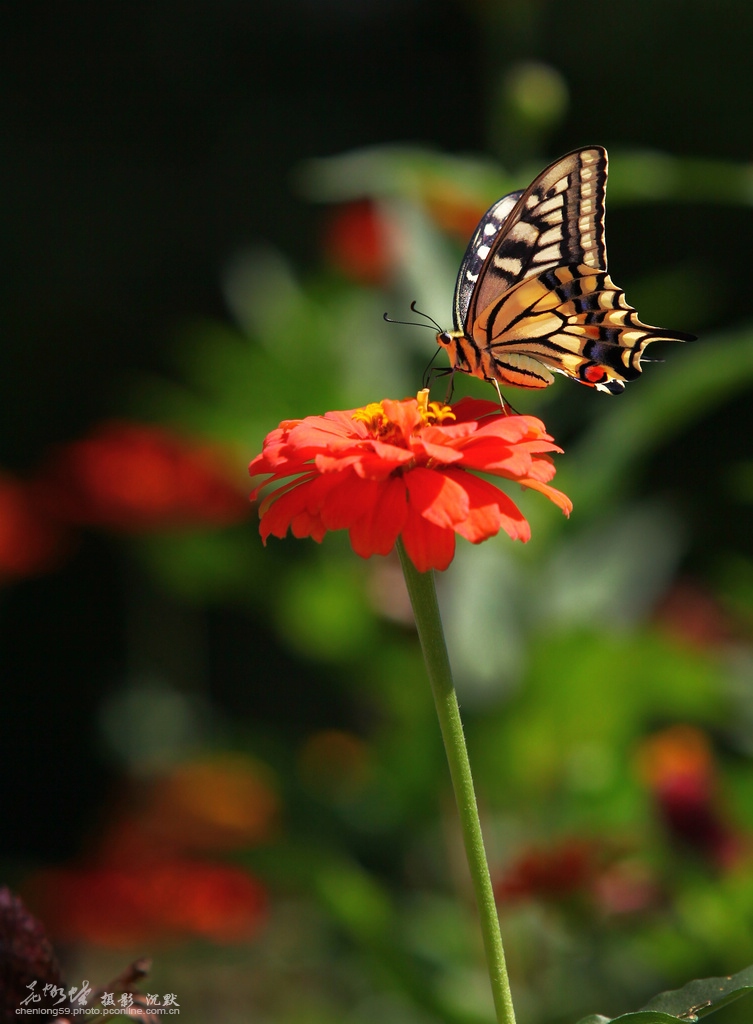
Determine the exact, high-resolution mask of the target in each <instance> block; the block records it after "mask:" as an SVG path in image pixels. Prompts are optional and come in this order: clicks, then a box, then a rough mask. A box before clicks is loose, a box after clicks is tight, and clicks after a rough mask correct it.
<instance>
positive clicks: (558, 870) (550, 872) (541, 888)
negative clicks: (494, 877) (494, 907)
mask: <svg viewBox="0 0 753 1024" xmlns="http://www.w3.org/2000/svg"><path fill="white" fill-rule="evenodd" d="M597 867H598V860H597V857H596V850H595V849H594V847H593V845H592V844H591V843H587V842H585V841H583V840H580V839H567V840H564V841H563V842H561V843H559V844H558V845H557V846H554V847H553V848H552V849H536V848H530V849H528V850H525V851H524V852H523V853H522V854H521V855H520V857H518V859H517V860H515V861H514V862H513V863H512V864H511V865H510V866H509V867H508V869H507V871H506V872H505V873H504V875H503V876H502V877H501V878H500V879H499V880H498V881H497V882H495V885H494V895H495V897H496V899H497V900H498V901H499V902H500V903H507V902H514V901H516V900H521V899H532V898H538V899H544V900H561V899H565V898H566V897H568V896H572V895H573V894H575V893H579V892H580V893H582V892H585V891H586V889H587V888H588V886H589V885H590V883H591V882H592V880H593V879H594V877H595V875H596V871H597Z"/></svg>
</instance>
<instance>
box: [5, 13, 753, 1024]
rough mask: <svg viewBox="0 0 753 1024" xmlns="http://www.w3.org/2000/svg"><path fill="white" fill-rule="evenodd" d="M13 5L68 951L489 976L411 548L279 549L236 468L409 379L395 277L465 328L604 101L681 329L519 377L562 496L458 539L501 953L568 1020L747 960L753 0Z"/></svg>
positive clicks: (188, 987) (394, 991)
mask: <svg viewBox="0 0 753 1024" xmlns="http://www.w3.org/2000/svg"><path fill="white" fill-rule="evenodd" d="M1 17H2V32H0V40H1V42H0V46H1V47H2V51H3V54H2V60H1V61H0V82H1V83H2V85H1V87H0V106H1V107H2V124H3V126H4V131H3V134H4V146H3V153H2V157H1V158H0V166H1V168H2V182H3V188H2V199H0V228H1V230H0V236H1V237H2V239H3V244H2V246H1V247H0V253H1V255H0V259H2V276H1V277H0V281H1V282H2V285H1V292H2V304H1V305H0V309H1V310H2V312H1V313H0V330H1V332H2V353H3V356H2V373H0V421H1V422H2V429H1V430H0V581H1V582H2V591H0V632H1V640H0V666H1V667H0V678H1V679H2V684H1V685H2V691H1V692H2V714H0V772H1V773H2V775H1V778H2V782H1V783H0V820H2V823H3V828H2V835H1V836H0V868H1V869H2V872H1V875H0V882H4V883H5V884H7V885H9V886H10V887H11V888H12V889H13V891H15V892H17V893H19V894H20V895H21V896H22V897H23V899H24V900H25V902H26V904H27V905H28V906H29V907H30V908H31V910H32V911H33V912H34V913H35V915H36V916H37V917H38V918H39V919H40V920H41V921H42V922H43V924H44V927H45V928H46V930H47V933H48V934H49V936H50V938H51V940H52V941H53V943H54V945H55V949H56V951H57V955H58V957H59V959H60V961H61V963H62V967H61V971H62V974H61V975H60V976H61V977H62V978H63V979H65V981H66V983H67V984H68V985H69V986H70V985H80V984H81V982H82V980H83V979H88V980H89V982H90V984H92V985H95V984H105V983H106V982H107V981H108V979H110V978H112V977H114V976H115V975H117V974H118V973H119V972H120V971H121V970H122V969H123V968H124V967H125V966H126V965H127V963H128V962H129V961H130V960H132V959H134V958H135V957H137V956H141V955H144V954H151V955H152V956H153V957H154V967H153V970H152V973H151V975H150V978H149V980H148V983H146V984H145V986H144V991H147V990H148V991H150V992H158V993H161V994H163V995H164V994H165V993H173V994H175V995H176V996H177V1000H178V1002H179V1004H180V1007H181V1015H182V1019H183V1020H184V1021H185V1022H186V1024H192V1022H201V1021H207V1020H210V1019H211V1020H212V1021H213V1022H216V1024H231V1022H236V1021H237V1022H240V1021H247V1020H249V1019H253V1020H255V1021H258V1022H263V1024H325V1022H326V1024H331V1022H334V1021H337V1022H343V1024H372V1022H374V1024H376V1022H380V1024H381V1022H383V1021H385V1020H389V1021H390V1022H391V1024H435V1022H440V1021H441V1022H449V1024H484V1022H487V1021H490V1020H491V1019H492V1011H491V1004H490V998H489V994H488V987H487V981H486V978H485V974H484V968H483V960H482V955H481V950H480V944H479V938H478V935H477V928H476V925H475V921H474V916H473V909H472V901H471V897H470V893H469V884H468V880H467V877H466V873H465V868H464V865H463V860H462V855H461V849H460V840H459V837H458V834H457V829H456V824H455V816H454V810H453V807H452V802H451V797H450V793H449V788H448V785H449V784H448V777H447V772H446V767H445V763H444V754H443V751H442V749H441V745H440V739H439V733H438V728H437V725H436V721H435V717H434V711H433V707H432V703H431V697H430V693H429V689H428V685H427V683H426V680H425V676H424V672H423V667H422V661H421V657H420V652H419V650H418V648H417V641H416V637H415V634H414V631H413V629H412V625H411V616H410V612H409V608H408V606H407V598H406V596H405V593H404V589H403V584H402V578H401V574H400V570H399V566H398V563H397V561H396V560H395V559H394V558H386V559H384V558H374V559H372V560H369V561H362V560H360V559H359V558H357V557H356V556H355V555H354V554H353V553H352V551H351V550H350V549H349V547H348V544H347V540H346V538H344V537H342V536H340V535H339V534H335V535H330V536H328V537H327V538H326V539H325V541H324V543H323V544H322V545H321V546H319V545H316V544H314V543H313V542H311V541H302V542H294V541H292V540H288V541H286V542H276V541H271V542H270V544H269V546H268V547H267V548H266V549H265V548H263V547H262V545H261V543H260V540H259V537H258V518H257V515H256V510H255V509H253V508H251V507H250V506H249V503H248V500H247V494H248V490H249V482H248V478H247V472H246V466H247V464H248V462H249V460H250V459H251V458H252V457H253V456H254V455H255V454H256V453H257V452H258V451H259V450H260V446H261V443H262V440H263V438H264V436H265V434H266V433H267V432H268V431H269V430H271V429H272V428H274V427H275V426H276V425H277V424H278V422H279V421H280V420H281V419H284V418H286V417H299V416H304V415H308V414H312V413H321V412H324V411H326V410H327V409H343V408H350V407H353V406H357V405H363V404H366V403H368V402H370V401H376V400H379V399H380V398H383V397H393V398H401V397H405V396H407V395H411V394H415V392H416V390H417V387H418V386H420V381H421V375H422V372H423V370H424V369H425V367H426V364H427V363H428V361H429V359H430V358H431V356H432V355H433V354H434V350H435V343H434V339H433V338H432V336H431V334H430V333H429V332H427V331H417V330H415V329H411V328H408V327H399V326H392V325H388V324H385V323H384V321H383V320H382V314H383V312H384V311H385V310H388V311H389V312H390V313H391V314H392V315H393V316H395V317H397V318H399V319H406V318H410V316H408V317H406V314H407V313H408V306H409V303H410V301H411V300H413V299H415V300H417V301H418V305H419V308H421V309H423V310H425V311H426V312H427V313H429V314H431V315H432V316H434V317H435V318H436V319H437V320H438V321H439V322H440V323H441V324H442V325H443V326H448V327H449V326H451V324H450V319H451V301H452V290H453V285H454V280H455V275H456V273H457V267H458V264H459V261H460V258H461V256H462V253H463V251H464V248H465V245H466V243H467V240H468V238H469V237H470V235H471V233H472V231H473V229H474V227H475V225H476V222H477V220H478V218H479V217H480V215H481V214H482V213H483V211H484V210H485V209H486V208H487V207H488V206H489V205H490V204H491V203H492V202H493V201H494V200H496V199H497V198H498V197H499V196H501V195H503V194H505V193H506V192H509V191H512V190H513V189H517V188H523V187H525V186H526V185H527V184H528V183H529V182H530V181H531V179H532V178H533V176H534V175H535V174H536V173H538V171H540V170H541V169H543V167H544V166H545V165H546V164H547V163H548V162H549V161H550V160H552V159H554V158H556V157H557V156H560V155H562V154H563V153H565V152H567V151H569V150H571V149H573V148H575V147H577V146H582V145H588V144H600V145H604V146H606V147H607V148H608V149H609V153H610V178H609V189H608V203H607V209H608V216H607V223H608V245H609V254H610V270H611V272H612V275H613V277H614V278H615V280H616V281H617V283H618V284H619V285H620V286H621V287H623V288H625V290H626V292H627V295H628V299H629V301H630V302H631V303H632V304H633V305H635V306H636V307H637V309H638V311H639V314H640V316H641V318H642V319H643V320H644V321H645V322H647V323H651V324H658V325H660V326H663V327H672V328H677V329H680V330H685V331H692V332H693V333H696V334H698V335H699V340H698V341H697V342H696V343H694V344H693V345H688V346H679V345H673V346H670V345H666V346H664V350H660V346H659V345H655V346H653V347H652V349H651V353H650V354H651V355H652V356H658V357H660V358H661V359H663V360H665V362H664V363H663V365H651V366H648V367H647V368H646V371H645V373H644V375H643V377H642V378H641V379H640V380H638V381H637V382H635V383H633V384H631V385H629V386H628V388H627V390H626V392H625V394H624V395H623V396H622V397H619V398H612V397H610V396H607V395H602V394H599V393H596V392H594V391H592V390H590V389H589V390H587V389H585V388H582V387H578V386H577V385H576V384H573V383H572V382H570V381H567V380H565V379H558V380H557V382H556V384H555V385H554V386H553V387H552V388H550V389H548V390H546V391H545V392H543V393H541V394H538V395H526V394H522V395H518V394H515V395H512V396H511V398H512V400H513V402H514V404H515V405H516V407H517V408H518V409H519V410H520V411H524V412H532V413H534V414H536V415H538V416H540V417H542V418H543V419H544V421H545V422H546V424H547V427H548V429H549V430H550V431H551V432H552V433H553V434H554V436H555V438H556V439H557V440H558V442H559V443H560V444H561V445H562V446H563V447H564V449H565V454H564V455H562V456H559V457H558V459H557V465H558V475H557V479H556V481H555V482H556V483H557V486H559V487H560V488H562V489H563V490H565V491H566V492H567V493H568V494H569V495H570V496H571V498H572V499H573V501H574V504H575V511H574V513H573V516H572V518H571V519H570V521H569V522H567V521H565V520H564V519H563V518H562V517H560V516H559V514H558V513H557V512H556V511H555V510H554V509H552V508H551V506H549V505H548V503H546V502H544V501H543V499H542V498H541V497H540V496H538V495H536V494H533V493H530V494H523V495H518V494H514V495H513V497H514V498H515V500H516V501H519V502H520V505H521V507H522V508H523V510H524V512H525V514H526V515H527V516H528V517H529V519H530V521H531V523H532V529H533V539H532V540H531V542H530V543H529V544H528V545H527V546H526V547H523V546H514V545H513V544H512V542H510V541H509V540H508V539H507V538H506V537H501V538H498V539H496V540H492V541H490V542H488V543H486V544H484V545H482V546H480V547H478V548H476V547H472V546H470V545H468V544H465V543H464V542H462V541H461V542H460V544H459V548H458V553H457V556H456V559H455V561H454V562H453V564H452V566H451V567H450V569H449V570H448V571H447V572H446V573H444V574H441V576H440V578H439V580H438V585H439V588H440V600H441V603H442V609H443V616H444V619H445V625H446V630H447V636H448V641H449V644H450V652H451V657H452V660H453V664H454V667H455V670H456V675H457V682H458V687H459V690H460V697H461V704H462V709H463V714H464V718H465V722H466V730H467V735H468V741H469V746H470V753H471V759H472V762H473V764H474V768H475V775H476V780H477V786H478V790H479V797H480V802H481V805H482V814H483V819H484V828H485V832H486V835H487V841H488V848H489V855H490V859H491V865H492V872H493V876H494V882H495V888H496V893H497V896H498V901H499V909H500V916H501V920H502V927H503V932H504V934H505V937H506V941H507V953H508V958H509V963H510V969H511V974H512V984H513V992H514V995H515V998H516V1005H517V1008H518V1013H519V1018H520V1020H521V1021H522V1022H526V1024H566V1022H574V1021H576V1020H577V1019H578V1018H579V1017H580V1016H583V1015H585V1014H587V1013H594V1012H600V1013H604V1014H608V1015H616V1014H617V1013H620V1012H626V1011H628V1010H631V1009H637V1008H638V1007H640V1006H641V1005H642V1003H643V1002H645V1001H646V1000H647V999H648V998H649V997H650V996H651V995H653V994H654V993H655V992H656V991H658V990H660V989H664V988H671V987H678V986H680V985H682V984H684V983H685V982H686V981H687V980H689V979H690V978H691V977H697V976H702V975H711V974H728V973H731V972H733V971H737V970H739V969H741V968H742V967H744V966H745V965H747V964H748V963H750V962H752V961H753V843H752V842H751V839H752V837H753V762H752V758H753V538H752V537H751V530H750V512H751V502H753V454H752V453H751V444H750V432H751V413H750V406H751V388H752V387H753V322H752V321H751V314H750V311H749V309H748V300H749V295H750V285H749V280H748V278H749V260H750V256H749V249H750V244H749V238H750V235H751V231H752V229H753V167H752V165H751V159H753V135H752V133H751V128H750V110H751V107H752V105H753V78H752V77H751V74H750V70H749V69H750V56H749V51H750V45H751V41H752V40H753V9H751V7H750V5H748V4H744V3H742V2H740V0H730V2H728V3H726V4H723V5H722V6H721V7H719V6H718V5H717V6H716V7H715V8H714V9H712V8H711V7H710V6H709V5H708V4H706V3H704V2H702V0H686V2H685V3H684V4H682V5H678V4H671V3H667V4H656V3H654V2H652V0H630V2H627V0H617V2H613V3H610V4H603V3H597V2H595V0H572V2H570V3H567V4H562V3H556V2H552V0H485V2H481V0H477V2H475V3H474V2H468V3H463V2H460V0H440V2H434V3H428V2H426V0H408V2H402V3H394V2H393V3H385V2H376V0H358V2H356V0H351V2H347V0H318V2H313V0H279V2H277V3H275V4H270V5H257V4H253V3H249V2H241V0H212V2H211V3H209V2H207V0H203V2H202V0H183V2H180V3H179V2H176V0H161V2H159V3H147V2H144V0H132V2H131V3H129V4H115V3H109V4H107V3H104V4H103V3H99V4H94V3H91V2H89V3H87V2H85V3H79V4H54V5H50V4H46V3H43V2H40V0H27V2H26V3H25V4H23V5H20V4H16V5H13V7H12V9H6V10H5V11H4V12H3V13H2V16H1ZM439 392H441V394H440V393H439ZM443 393H444V385H440V387H439V391H438V394H437V397H442V395H443ZM462 394H473V395H478V396H482V397H491V396H490V394H489V390H488V388H487V387H486V386H485V385H483V383H482V382H480V381H458V382H457V387H456V396H458V397H459V396H460V395H462ZM50 970H52V968H50ZM40 971H41V968H40ZM36 976H41V975H40V973H39V971H38V972H37V975H36ZM52 976H53V975H50V977H52ZM55 977H57V975H55ZM746 1014H747V1016H746ZM8 1019H11V1018H10V1017H9V1018H8ZM12 1019H16V1018H15V1016H14V1017H13V1018H12ZM716 1019H718V1020H719V1022H720V1024H727V1022H729V1024H732V1022H741V1021H744V1020H749V1019H750V1008H749V1007H746V1006H745V1002H744V1001H743V1003H740V1004H737V1005H736V1006H733V1007H730V1008H729V1009H726V1010H724V1011H722V1012H721V1013H720V1014H719V1016H718V1018H716Z"/></svg>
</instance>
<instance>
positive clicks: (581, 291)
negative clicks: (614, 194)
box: [437, 146, 695, 405]
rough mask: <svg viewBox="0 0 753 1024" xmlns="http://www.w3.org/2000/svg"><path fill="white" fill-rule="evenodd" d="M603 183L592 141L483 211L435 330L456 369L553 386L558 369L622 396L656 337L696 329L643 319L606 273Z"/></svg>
mask: <svg viewBox="0 0 753 1024" xmlns="http://www.w3.org/2000/svg"><path fill="white" fill-rule="evenodd" d="M606 185H607V152H606V150H605V149H602V148H601V147H600V146H590V147H588V148H586V149H576V150H574V151H573V152H572V153H568V154H567V155H566V156H563V157H562V158H561V159H559V160H556V161H555V162H554V163H553V164H551V165H550V166H549V167H547V168H546V170H545V171H542V173H541V174H540V175H539V176H538V177H537V178H536V179H535V180H534V181H533V182H532V184H530V185H529V186H528V188H527V189H525V190H524V191H520V192H512V193H510V195H507V196H504V197H503V198H502V199H500V200H498V201H497V202H496V203H494V205H493V206H492V207H490V209H489V210H487V212H486V213H485V214H484V216H483V217H482V218H481V221H480V223H479V225H478V227H477V228H476V231H475V233H474V235H473V237H472V238H471V241H470V243H469V245H468V248H467V250H466V253H465V256H464V257H463V262H462V263H461V265H460V272H459V273H458V279H457V283H456V285H455V297H454V301H453V319H454V324H455V329H454V330H452V331H440V333H439V334H437V343H438V344H439V345H440V346H441V347H442V348H444V349H446V351H447V354H448V356H449V360H450V372H452V371H455V370H459V371H461V372H463V373H470V374H473V375H474V376H476V377H481V378H482V379H484V380H488V381H491V382H492V383H493V384H495V386H496V387H497V390H498V391H499V385H500V384H503V385H513V386H514V387H518V388H545V387H548V386H549V385H550V384H552V383H553V382H554V377H553V376H552V371H555V372H556V373H563V374H564V375H565V376H566V377H571V378H572V379H573V380H577V381H579V382H580V383H581V384H586V385H587V386H588V387H593V388H598V389H599V390H600V391H606V392H608V393H610V394H613V395H617V394H620V392H622V391H623V390H624V388H625V382H626V381H629V380H635V378H636V377H638V375H639V374H640V372H641V356H642V355H643V352H644V350H645V348H646V346H647V345H649V344H650V343H651V342H652V341H693V340H694V339H695V336H694V335H692V334H686V333H684V332H682V331H667V330H662V329H661V328H659V327H649V326H648V325H647V324H644V323H641V321H640V320H639V319H638V316H637V313H636V311H635V309H633V307H632V306H630V305H629V304H628V303H627V301H626V300H625V293H624V292H623V291H622V290H621V289H620V288H618V287H617V285H615V284H614V282H613V281H612V279H611V278H610V276H609V274H608V273H607V250H606V244H605V240H604V199H605V194H606ZM500 398H501V395H500ZM503 405H504V402H503Z"/></svg>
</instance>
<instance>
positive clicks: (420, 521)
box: [402, 506, 455, 572]
mask: <svg viewBox="0 0 753 1024" xmlns="http://www.w3.org/2000/svg"><path fill="white" fill-rule="evenodd" d="M402 538H403V544H404V545H405V551H406V553H407V555H408V558H410V560H411V562H413V564H414V565H415V567H416V568H417V569H418V571H419V572H428V571H429V569H439V570H440V571H442V570H443V569H446V568H447V566H448V565H449V564H450V562H451V561H452V558H453V555H454V554H455V531H454V530H449V529H445V528H443V527H441V526H435V525H434V523H430V522H429V520H428V519H426V518H425V517H424V516H422V515H420V514H419V513H417V512H416V511H415V510H414V509H413V508H412V507H410V506H409V508H408V515H407V518H406V521H405V526H404V527H403V531H402Z"/></svg>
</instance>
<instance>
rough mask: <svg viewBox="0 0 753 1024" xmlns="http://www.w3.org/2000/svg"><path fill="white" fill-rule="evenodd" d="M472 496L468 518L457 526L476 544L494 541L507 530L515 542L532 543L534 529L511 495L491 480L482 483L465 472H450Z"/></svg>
mask: <svg viewBox="0 0 753 1024" xmlns="http://www.w3.org/2000/svg"><path fill="white" fill-rule="evenodd" d="M447 475H448V476H452V477H453V478H455V479H456V482H457V483H458V485H459V486H461V487H463V488H464V490H465V491H466V494H467V495H468V506H469V507H468V515H467V516H466V518H465V519H464V520H463V522H462V523H457V524H456V525H455V532H456V533H459V534H460V535H461V536H462V537H465V538H466V540H469V541H471V543H472V544H479V543H480V542H481V541H482V540H486V539H487V538H489V537H493V536H494V535H495V534H497V533H499V531H500V530H504V531H505V532H506V533H507V534H508V535H509V536H510V537H512V539H513V540H522V541H524V542H525V541H527V540H530V537H531V529H530V527H529V525H528V521H527V520H526V518H525V516H524V515H523V513H522V512H521V511H520V509H519V508H518V506H517V505H516V504H515V502H514V501H513V500H512V498H510V496H509V495H507V494H505V492H504V491H501V490H500V489H499V488H498V487H495V486H494V485H493V484H490V483H489V482H488V481H487V480H480V479H479V478H478V477H477V476H473V475H472V474H471V473H465V472H463V470H453V469H449V470H447Z"/></svg>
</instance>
